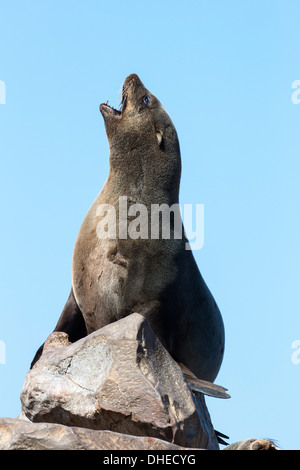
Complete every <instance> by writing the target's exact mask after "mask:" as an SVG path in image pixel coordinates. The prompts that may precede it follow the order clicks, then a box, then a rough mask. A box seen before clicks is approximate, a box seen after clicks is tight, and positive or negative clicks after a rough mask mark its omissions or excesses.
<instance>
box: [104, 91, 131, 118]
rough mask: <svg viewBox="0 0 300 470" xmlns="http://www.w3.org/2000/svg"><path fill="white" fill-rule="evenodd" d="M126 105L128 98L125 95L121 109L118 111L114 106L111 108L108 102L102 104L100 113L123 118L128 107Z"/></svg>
mask: <svg viewBox="0 0 300 470" xmlns="http://www.w3.org/2000/svg"><path fill="white" fill-rule="evenodd" d="M126 103H127V96H126V95H123V96H122V101H121V105H120V109H116V108H114V107H113V106H110V105H109V104H108V101H106V103H102V104H100V111H101V112H104V113H105V114H108V115H111V116H121V115H122V113H123V112H124V109H125V107H126Z"/></svg>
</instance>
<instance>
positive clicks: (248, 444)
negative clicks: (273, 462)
mask: <svg viewBox="0 0 300 470" xmlns="http://www.w3.org/2000/svg"><path fill="white" fill-rule="evenodd" d="M223 450H279V449H278V447H276V445H275V444H274V442H273V441H270V440H268V439H251V438H250V439H245V440H243V441H238V442H234V443H233V444H230V445H229V446H227V447H225V448H224V449H223Z"/></svg>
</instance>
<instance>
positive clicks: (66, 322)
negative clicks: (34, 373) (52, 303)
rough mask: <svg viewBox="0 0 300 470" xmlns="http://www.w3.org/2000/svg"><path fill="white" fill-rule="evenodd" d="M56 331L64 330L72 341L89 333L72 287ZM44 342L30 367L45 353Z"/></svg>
mask: <svg viewBox="0 0 300 470" xmlns="http://www.w3.org/2000/svg"><path fill="white" fill-rule="evenodd" d="M54 331H63V332H64V333H67V334H68V335H69V340H70V342H71V343H74V342H75V341H77V340H79V339H80V338H83V337H84V336H86V335H87V331H86V326H85V322H84V319H83V316H82V313H81V310H80V308H79V307H78V305H77V302H76V300H75V297H74V294H73V288H71V292H70V295H69V298H68V300H67V302H66V305H65V306H64V309H63V311H62V313H61V315H60V317H59V320H58V322H57V325H56V327H55V328H54ZM43 348H44V344H42V346H40V347H39V349H38V350H37V352H36V354H35V356H34V359H33V361H32V363H31V365H30V369H32V367H33V366H34V364H35V363H36V362H37V361H38V360H39V358H40V357H41V355H42V353H43Z"/></svg>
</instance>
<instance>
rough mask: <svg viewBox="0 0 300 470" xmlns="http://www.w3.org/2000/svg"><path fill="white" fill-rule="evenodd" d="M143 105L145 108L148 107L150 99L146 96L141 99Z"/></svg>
mask: <svg viewBox="0 0 300 470" xmlns="http://www.w3.org/2000/svg"><path fill="white" fill-rule="evenodd" d="M143 104H144V105H146V106H149V104H150V97H149V96H148V95H145V96H144V97H143Z"/></svg>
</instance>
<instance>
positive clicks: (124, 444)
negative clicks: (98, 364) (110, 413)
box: [0, 418, 190, 451]
mask: <svg viewBox="0 0 300 470" xmlns="http://www.w3.org/2000/svg"><path fill="white" fill-rule="evenodd" d="M0 450H173V451H174V450H177V451H180V450H185V449H184V448H183V447H180V446H177V445H175V444H171V443H170V442H166V441H163V440H160V439H155V438H153V437H147V436H145V437H137V436H129V435H126V434H119V433H116V432H111V431H94V430H91V429H84V428H78V427H68V426H63V425H61V424H50V423H31V422H28V421H25V420H20V419H12V418H0ZM188 450H190V449H188Z"/></svg>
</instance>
